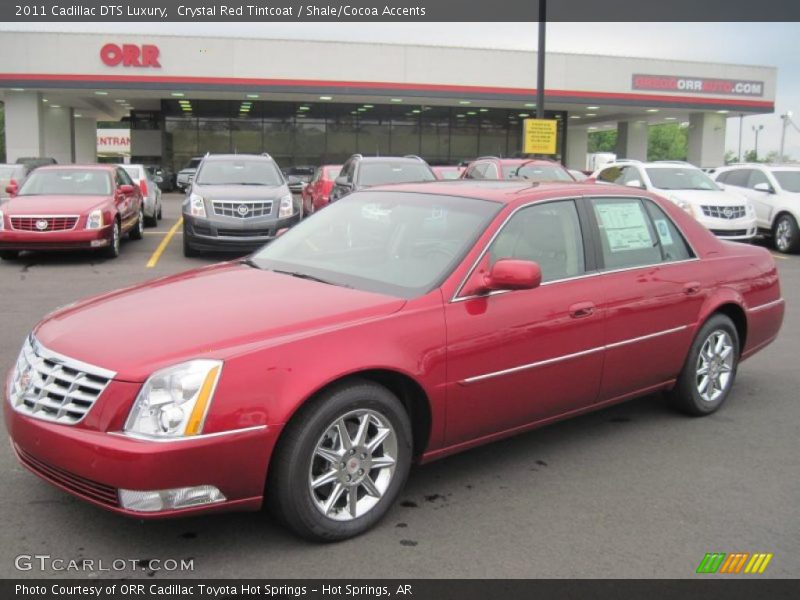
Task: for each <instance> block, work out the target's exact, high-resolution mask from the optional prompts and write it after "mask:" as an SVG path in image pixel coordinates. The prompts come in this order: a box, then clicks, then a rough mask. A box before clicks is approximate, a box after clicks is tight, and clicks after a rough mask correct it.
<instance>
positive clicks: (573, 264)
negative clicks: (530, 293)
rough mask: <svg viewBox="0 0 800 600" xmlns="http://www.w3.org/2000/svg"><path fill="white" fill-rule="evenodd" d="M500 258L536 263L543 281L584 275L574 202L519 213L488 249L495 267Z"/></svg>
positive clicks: (542, 206)
mask: <svg viewBox="0 0 800 600" xmlns="http://www.w3.org/2000/svg"><path fill="white" fill-rule="evenodd" d="M501 258H519V259H523V260H533V261H536V262H537V263H539V266H540V267H541V269H542V281H554V280H557V279H566V278H568V277H575V276H576V275H580V274H582V273H584V271H585V263H584V254H583V238H582V234H581V227H580V222H579V221H578V211H577V208H576V207H575V203H574V202H573V201H572V200H561V201H558V202H547V203H544V204H535V205H533V206H529V207H528V208H523V209H522V210H520V211H519V212H517V213H516V214H515V215H514V216H513V217H512V218H511V219H510V220H509V221H508V223H506V224H505V226H504V227H503V230H502V231H501V232H500V233H499V235H498V236H497V237H496V238H495V240H494V242H492V245H491V247H490V248H489V260H490V263H491V264H492V265H494V263H495V262H497V261H498V260H499V259H501Z"/></svg>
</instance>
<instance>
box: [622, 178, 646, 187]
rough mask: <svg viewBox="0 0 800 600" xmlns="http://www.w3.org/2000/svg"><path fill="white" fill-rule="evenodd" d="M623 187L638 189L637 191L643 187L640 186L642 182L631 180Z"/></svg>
mask: <svg viewBox="0 0 800 600" xmlns="http://www.w3.org/2000/svg"><path fill="white" fill-rule="evenodd" d="M625 185H626V186H627V187H633V188H639V189H642V188H644V186H643V185H642V182H641V181H639V180H638V179H631V180H630V181H628V182H626V183H625Z"/></svg>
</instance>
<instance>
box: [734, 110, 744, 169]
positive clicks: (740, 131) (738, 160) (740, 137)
mask: <svg viewBox="0 0 800 600" xmlns="http://www.w3.org/2000/svg"><path fill="white" fill-rule="evenodd" d="M743 130H744V113H742V114H740V115H739V154H737V159H736V162H742V131H743Z"/></svg>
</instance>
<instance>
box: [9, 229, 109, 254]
mask: <svg viewBox="0 0 800 600" xmlns="http://www.w3.org/2000/svg"><path fill="white" fill-rule="evenodd" d="M110 239H111V228H110V226H106V227H102V228H100V229H70V230H69V231H45V232H41V233H40V232H36V231H18V230H14V229H4V230H3V231H0V250H17V251H22V250H89V249H94V248H103V247H105V246H108V244H109V242H110Z"/></svg>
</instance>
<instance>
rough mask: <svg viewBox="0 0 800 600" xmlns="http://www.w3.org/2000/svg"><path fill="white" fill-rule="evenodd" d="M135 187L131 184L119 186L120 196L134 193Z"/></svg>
mask: <svg viewBox="0 0 800 600" xmlns="http://www.w3.org/2000/svg"><path fill="white" fill-rule="evenodd" d="M133 189H134V188H133V186H132V185H129V184H127V183H126V184H125V185H121V186H119V193H120V194H132V193H133Z"/></svg>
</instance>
